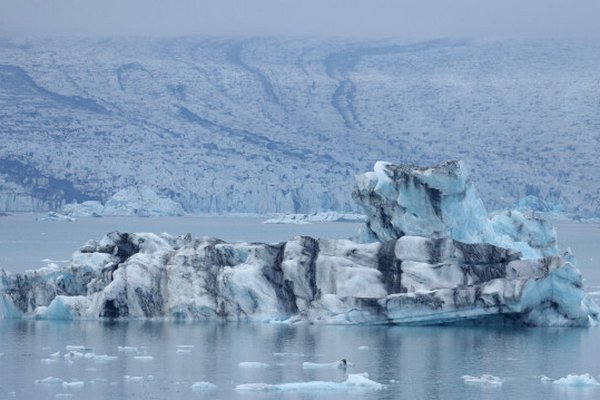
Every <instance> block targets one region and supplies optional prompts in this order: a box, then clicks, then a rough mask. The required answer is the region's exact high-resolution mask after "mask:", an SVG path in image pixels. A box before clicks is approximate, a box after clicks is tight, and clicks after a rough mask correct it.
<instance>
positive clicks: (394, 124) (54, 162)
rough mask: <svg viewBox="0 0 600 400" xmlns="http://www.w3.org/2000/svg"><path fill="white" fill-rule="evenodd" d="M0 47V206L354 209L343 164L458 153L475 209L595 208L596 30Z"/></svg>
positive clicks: (426, 159)
mask: <svg viewBox="0 0 600 400" xmlns="http://www.w3.org/2000/svg"><path fill="white" fill-rule="evenodd" d="M0 60H1V62H0V136H1V137H2V143H1V144H0V210H7V211H11V210H12V211H19V210H20V211H31V210H36V211H43V210H48V209H52V210H58V209H60V207H61V206H62V205H63V204H65V203H71V202H74V201H77V202H79V203H81V202H83V201H87V200H91V201H100V202H102V203H105V202H106V201H107V200H108V198H109V197H110V196H112V195H113V194H114V193H116V192H117V191H119V190H121V189H123V188H126V187H130V186H149V187H151V188H152V189H153V190H154V191H155V192H157V193H159V194H160V195H161V196H166V197H169V198H171V199H173V200H174V201H176V202H178V203H180V204H182V205H183V207H184V208H185V210H186V211H188V212H206V213H209V212H210V213H228V212H249V213H269V212H285V213H289V212H295V213H312V212H316V211H320V210H337V211H340V212H342V211H354V210H355V207H354V204H353V203H352V202H351V200H350V196H349V192H350V190H349V188H350V187H351V185H352V182H353V174H354V171H364V170H366V169H367V168H370V167H371V165H372V164H373V163H374V162H375V161H376V160H379V159H387V160H401V161H402V162H411V163H415V164H420V165H428V164H433V163H439V162H441V161H443V160H445V159H447V158H460V159H464V160H466V161H467V162H468V163H469V165H471V166H472V167H473V168H474V169H476V170H478V171H481V176H485V177H486V179H485V180H481V179H479V180H478V181H477V182H476V183H477V185H478V188H479V190H480V192H481V195H482V198H483V200H484V201H485V203H486V204H487V205H488V206H489V207H490V209H500V208H507V207H509V206H511V205H512V204H514V203H515V202H516V199H519V198H523V197H525V196H537V197H538V198H543V199H544V200H545V201H546V202H547V203H548V204H552V205H556V206H557V207H559V206H560V205H562V206H563V207H564V209H565V211H570V212H576V213H578V214H580V215H593V214H595V215H600V214H599V213H600V175H599V174H598V173H597V171H598V170H599V159H598V157H597V154H598V152H599V151H600V149H599V146H600V142H599V140H600V139H599V138H600V135H599V134H598V132H599V130H600V122H599V120H598V101H597V99H598V93H597V81H598V76H599V75H598V74H599V72H598V68H597V66H598V65H599V64H600V48H599V47H598V45H597V44H593V43H581V42H574V41H520V42H519V41H496V42H493V41H488V42H476V41H473V42H468V41H461V42H457V41H444V40H438V41H430V42H424V43H400V42H394V41H360V42H348V41H318V40H301V39H297V40H288V39H255V40H237V39H217V38H179V39H164V40H162V39H117V38H96V39H76V38H60V39H39V40H32V39H0ZM24 142H26V143H27V146H23V143H24ZM507 160H510V162H507ZM272 182H277V185H273V184H271V183H272Z"/></svg>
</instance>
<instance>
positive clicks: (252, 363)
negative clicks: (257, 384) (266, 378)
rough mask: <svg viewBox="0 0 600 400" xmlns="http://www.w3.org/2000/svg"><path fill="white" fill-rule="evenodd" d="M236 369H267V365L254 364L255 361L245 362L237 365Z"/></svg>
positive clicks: (261, 363)
mask: <svg viewBox="0 0 600 400" xmlns="http://www.w3.org/2000/svg"><path fill="white" fill-rule="evenodd" d="M238 367H240V368H268V367H269V364H267V363H263V362H255V361H245V362H241V363H238Z"/></svg>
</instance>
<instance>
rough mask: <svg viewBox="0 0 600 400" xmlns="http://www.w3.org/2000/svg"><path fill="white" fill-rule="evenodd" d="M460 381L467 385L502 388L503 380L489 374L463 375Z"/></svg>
mask: <svg viewBox="0 0 600 400" xmlns="http://www.w3.org/2000/svg"><path fill="white" fill-rule="evenodd" d="M462 380H463V382H464V383H465V384H468V385H486V386H502V383H503V382H504V379H502V378H499V377H497V376H494V375H490V374H483V375H481V376H471V375H463V376H462Z"/></svg>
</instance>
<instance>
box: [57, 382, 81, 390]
mask: <svg viewBox="0 0 600 400" xmlns="http://www.w3.org/2000/svg"><path fill="white" fill-rule="evenodd" d="M84 386H85V382H83V381H71V382H63V383H62V387H63V388H66V389H81V388H82V387H84Z"/></svg>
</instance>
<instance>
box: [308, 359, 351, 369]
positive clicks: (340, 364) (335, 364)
mask: <svg viewBox="0 0 600 400" xmlns="http://www.w3.org/2000/svg"><path fill="white" fill-rule="evenodd" d="M349 365H352V363H350V362H348V361H346V359H345V358H344V359H341V360H340V361H334V362H330V363H314V362H306V361H305V362H303V363H302V368H303V369H317V368H346V367H347V366H349Z"/></svg>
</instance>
